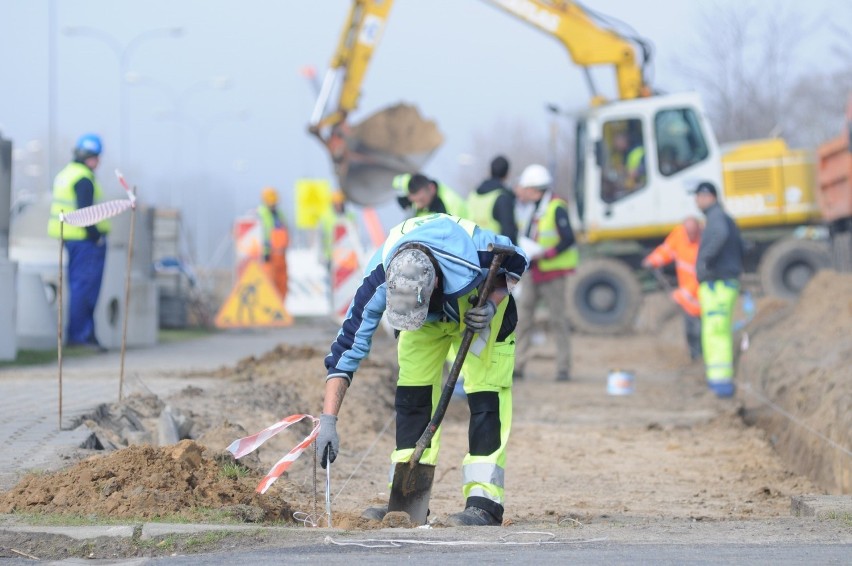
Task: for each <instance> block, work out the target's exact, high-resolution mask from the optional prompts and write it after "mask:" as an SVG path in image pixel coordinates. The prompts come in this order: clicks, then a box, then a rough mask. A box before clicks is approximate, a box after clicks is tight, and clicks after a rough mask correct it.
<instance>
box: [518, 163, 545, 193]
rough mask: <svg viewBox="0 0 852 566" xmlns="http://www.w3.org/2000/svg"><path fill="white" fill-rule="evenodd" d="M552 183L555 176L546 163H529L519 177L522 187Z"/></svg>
mask: <svg viewBox="0 0 852 566" xmlns="http://www.w3.org/2000/svg"><path fill="white" fill-rule="evenodd" d="M551 184H553V177H551V175H550V171H548V170H547V167H545V166H544V165H539V164H537V163H533V164H532V165H527V168H526V169H524V170H523V172H522V173H521V176H520V178H519V179H518V185H520V186H522V187H549V186H550V185H551Z"/></svg>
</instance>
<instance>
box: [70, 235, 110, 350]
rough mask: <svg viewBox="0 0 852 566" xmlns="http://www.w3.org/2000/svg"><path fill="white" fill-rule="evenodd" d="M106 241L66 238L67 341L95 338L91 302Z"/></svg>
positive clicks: (101, 270)
mask: <svg viewBox="0 0 852 566" xmlns="http://www.w3.org/2000/svg"><path fill="white" fill-rule="evenodd" d="M106 248H107V247H106V244H101V245H98V244H97V243H95V242H92V241H91V240H66V241H65V249H67V250H68V290H69V295H70V296H69V297H68V328H67V343H68V344H87V343H93V342H95V341H96V340H95V305H97V303H98V295H99V294H100V292H101V281H103V275H104V263H105V261H106Z"/></svg>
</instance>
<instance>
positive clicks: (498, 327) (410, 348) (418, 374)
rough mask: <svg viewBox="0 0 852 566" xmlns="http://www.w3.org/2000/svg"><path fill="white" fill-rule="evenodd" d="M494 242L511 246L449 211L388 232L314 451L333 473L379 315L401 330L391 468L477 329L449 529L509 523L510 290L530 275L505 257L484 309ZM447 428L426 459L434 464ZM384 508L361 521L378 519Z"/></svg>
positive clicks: (406, 454) (359, 299) (359, 295)
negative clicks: (457, 498) (346, 402)
mask: <svg viewBox="0 0 852 566" xmlns="http://www.w3.org/2000/svg"><path fill="white" fill-rule="evenodd" d="M491 244H498V245H500V246H506V247H509V246H512V243H511V241H510V240H509V239H508V238H506V237H504V236H500V235H497V234H494V233H493V232H491V231H489V230H485V229H483V228H479V227H478V226H477V225H476V224H474V223H473V222H471V221H470V220H464V219H462V218H458V217H455V216H448V215H446V214H432V215H429V216H421V217H417V218H411V219H408V220H406V221H405V222H403V223H401V224H399V225H398V226H396V227H394V228H393V229H391V231H390V234H389V235H388V238H387V240H386V241H385V244H384V246H383V247H382V248H380V249H379V250H378V251H377V252H376V254H375V255H374V256H373V258H372V259H371V260H370V262H369V264H368V266H367V268H366V270H365V271H364V277H363V278H362V280H361V285H360V286H359V287H358V290H357V291H356V293H355V298H354V299H353V300H352V303H351V305H350V307H349V311H348V313H347V315H346V320H345V321H344V322H343V324H342V326H341V327H340V331H339V332H338V334H337V338H336V339H335V341H334V343H332V345H331V349H330V353H329V354H328V356H327V357H326V358H325V366H326V370H327V375H326V382H325V397H324V401H323V411H322V415H321V416H320V430H319V435H318V436H317V441H316V442H317V449H318V451H319V454H320V455H321V458H322V459H321V461H320V464H321V466H322V467H323V468H325V467H327V465H328V462H333V461H334V459H335V458H336V457H337V455H338V454H339V453H340V438H339V436H338V434H337V418H338V417H337V415H338V413H339V411H340V407H341V404H342V403H343V398H344V396H345V395H346V391H347V390H348V389H349V387H350V385H351V384H352V382H353V377H354V374H355V372H356V371H357V370H358V367H359V365H360V364H361V362H362V361H363V360H364V358H365V357H366V356H367V355H368V354H369V351H370V346H371V345H372V343H373V335H374V333H375V332H376V329H377V328H378V326H379V323H380V321H381V319H382V316H383V315H385V316H386V317H387V320H388V322H389V323H390V325H391V326H392V327H393V328H394V329H395V330H397V331H399V343H398V346H397V355H398V360H399V378H398V381H397V387H396V402H395V408H396V449H395V450H394V451H393V453H392V454H391V462H392V463H394V464H398V463H401V462H408V461H410V460H411V457H412V455H413V453H414V449H415V445H416V443H417V440H418V439H419V438H420V435H421V434H422V432H423V431H424V430H425V429H426V427H427V426H428V424H429V421H430V420H431V418H432V415H433V414H434V411H435V408H436V407H437V405H438V400H439V399H440V397H441V383H442V379H441V377H442V376H441V366H442V365H443V362H444V359H445V358H446V355H447V350H448V349H449V348H450V346H451V345H454V346H455V347H456V348H458V347H459V344H460V343H461V341H462V336H463V335H464V333H465V331H466V330H467V329H471V330H473V331H474V332H475V335H474V339H473V343H472V344H471V347H470V351H469V352H468V354H467V357H466V358H465V362H464V368H465V369H464V371H465V382H464V389H465V391H466V392H467V401H468V406H469V408H470V423H469V427H468V453H467V455H466V456H465V457H464V460H463V461H462V476H463V482H464V483H463V487H462V494H463V495H464V497H465V508H464V511H461V512H458V513H454V514H452V515H450V516H449V517H448V518H447V519H446V523H447V524H449V525H453V526H461V525H467V526H486V525H500V524H501V523H502V521H503V502H504V476H505V467H506V445H507V443H508V441H509V431H510V430H511V427H512V368H513V366H514V361H515V324H516V322H517V312H516V308H515V303H514V300H513V299H512V297H511V295H510V292H511V290H512V288H513V287H514V285H515V283H517V281H518V280H519V279H520V278H521V275H522V274H523V273H524V271H525V270H526V268H527V263H528V262H527V257H526V255H525V254H524V252H523V251H522V250H521V249H520V248H515V247H514V246H512V248H513V250H514V251H515V252H516V253H515V254H514V255H511V256H509V257H506V258H505V259H504V260H503V263H502V265H501V266H500V269H499V271H498V272H497V281H496V284H495V286H494V289H493V290H492V291H491V292H490V293H489V294H488V297H487V300H486V301H485V302H484V304H483V306H475V305H476V304H477V303H478V300H474V299H478V296H479V293H480V290H479V288H480V286H481V285H482V284H483V282H484V280H485V278H486V274H487V272H488V270H489V267H490V265H491V261H492V259H493V256H494V253H495V252H494V251H493V249H491V248H489V246H490V245H491ZM441 430H442V427H438V429H437V431H436V432H435V435H434V436H433V437H432V440H431V443H430V445H429V447H428V448H426V449H425V451H424V452H423V456H422V458H421V459H420V462H421V463H423V464H429V465H433V466H434V465H435V464H436V463H437V461H438V450H439V443H440V434H441ZM387 512H388V508H387V507H386V506H382V507H371V508H369V509H367V510H366V511H365V512H364V515H362V516H363V517H365V518H370V519H375V520H381V519H382V518H383V517H384V516H385V515H386V514H387Z"/></svg>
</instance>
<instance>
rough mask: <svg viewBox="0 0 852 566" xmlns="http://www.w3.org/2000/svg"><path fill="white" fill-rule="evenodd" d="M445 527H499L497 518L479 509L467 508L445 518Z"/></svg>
mask: <svg viewBox="0 0 852 566" xmlns="http://www.w3.org/2000/svg"><path fill="white" fill-rule="evenodd" d="M447 525H449V526H451V527H495V526H500V521H498V520H497V518H496V517H495V516H494V515H492V514H491V513H489V512H488V511H486V510H485V509H480V508H479V507H472V506H471V507H468V508H466V509H465V510H464V511H462V512H461V513H454V514H452V515H450V516H449V517H447Z"/></svg>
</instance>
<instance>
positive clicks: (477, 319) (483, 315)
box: [464, 299, 497, 332]
mask: <svg viewBox="0 0 852 566" xmlns="http://www.w3.org/2000/svg"><path fill="white" fill-rule="evenodd" d="M496 312H497V305H495V304H494V302H493V301H491V300H490V299H489V300H487V301H485V304H484V305H482V306H481V307H473V308H472V309H470V310H469V311H467V312H466V313H465V314H464V323H465V324H466V325H467V327H468V328H470V329H471V330H473V331H474V332H481V331H483V330H485V329H486V328H488V327H489V326H490V325H491V319H492V318H494V314H495V313H496Z"/></svg>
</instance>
